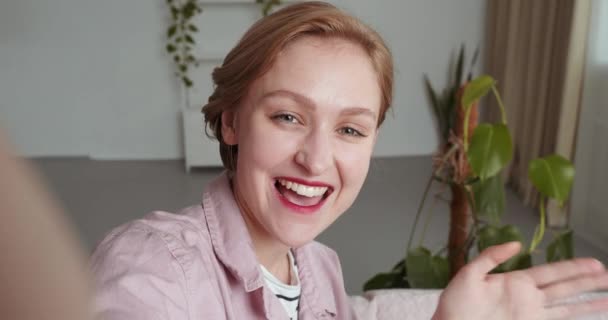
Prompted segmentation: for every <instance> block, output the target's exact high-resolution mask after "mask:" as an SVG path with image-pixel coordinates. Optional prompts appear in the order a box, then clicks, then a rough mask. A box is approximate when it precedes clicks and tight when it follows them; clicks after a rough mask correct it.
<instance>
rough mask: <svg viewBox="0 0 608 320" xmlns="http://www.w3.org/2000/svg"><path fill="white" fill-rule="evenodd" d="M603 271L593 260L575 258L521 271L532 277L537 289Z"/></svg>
mask: <svg viewBox="0 0 608 320" xmlns="http://www.w3.org/2000/svg"><path fill="white" fill-rule="evenodd" d="M602 271H604V265H603V264H602V263H601V262H599V261H597V260H596V259H593V258H577V259H573V260H567V261H561V262H556V263H551V264H544V265H540V266H536V267H533V268H530V269H527V270H522V271H521V272H525V273H526V274H527V275H528V276H530V277H532V279H534V281H535V282H536V285H537V286H539V287H543V286H547V285H549V284H551V283H553V282H558V281H563V280H566V279H571V278H578V277H580V276H583V275H588V274H595V273H598V272H602Z"/></svg>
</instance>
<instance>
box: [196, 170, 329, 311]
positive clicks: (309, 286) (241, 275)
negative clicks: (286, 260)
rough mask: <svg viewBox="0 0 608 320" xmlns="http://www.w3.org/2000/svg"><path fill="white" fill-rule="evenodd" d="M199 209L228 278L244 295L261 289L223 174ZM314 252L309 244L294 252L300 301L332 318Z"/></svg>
mask: <svg viewBox="0 0 608 320" xmlns="http://www.w3.org/2000/svg"><path fill="white" fill-rule="evenodd" d="M203 209H204V213H205V219H206V220H207V226H208V228H209V234H210V237H211V243H212V245H213V250H214V251H215V253H216V255H217V257H218V259H219V260H220V261H221V262H222V263H223V264H224V265H225V266H226V267H227V269H228V270H229V271H230V272H231V273H232V275H234V276H235V277H236V278H237V279H240V280H241V282H242V284H243V286H244V288H245V290H246V291H247V292H251V291H254V290H256V289H259V288H261V287H262V286H264V279H263V275H262V273H261V271H260V268H259V262H258V260H257V257H256V255H255V250H254V247H253V243H252V240H251V237H250V236H249V231H248V230H247V226H246V224H245V221H244V220H243V216H242V215H241V212H240V209H239V207H238V204H237V203H236V200H235V198H234V194H233V192H232V188H231V187H230V179H229V177H228V173H227V172H226V171H225V172H223V173H222V174H221V175H220V176H219V177H218V178H216V179H215V180H214V181H212V182H211V183H210V184H209V185H208V186H207V188H206V189H205V192H204V194H203ZM314 250H315V249H314V248H313V245H312V244H307V245H304V246H302V247H300V248H296V249H295V250H294V256H295V260H296V263H297V265H298V271H299V274H300V283H301V284H302V294H301V297H302V300H303V301H302V302H305V303H306V304H307V305H308V307H309V308H310V309H312V311H313V313H314V314H315V316H316V317H321V316H322V315H323V314H325V313H326V312H329V313H331V314H334V315H335V314H336V304H335V300H336V299H335V297H334V296H333V289H332V287H331V284H330V283H328V281H327V279H325V278H323V277H321V276H320V275H321V274H323V272H327V271H326V270H323V269H322V267H320V266H319V265H316V264H315V263H314V261H315V259H314V258H315V255H319V254H320V253H318V252H313V251H314ZM330 295H331V296H330Z"/></svg>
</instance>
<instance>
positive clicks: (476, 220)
mask: <svg viewBox="0 0 608 320" xmlns="http://www.w3.org/2000/svg"><path fill="white" fill-rule="evenodd" d="M475 56H476V55H475ZM473 60H475V58H473ZM473 63H474V62H473ZM463 65H464V47H463V48H461V50H460V53H459V55H458V58H457V59H456V65H455V68H454V70H455V72H454V75H453V79H451V81H450V85H449V87H448V88H446V89H445V90H444V91H443V92H441V93H439V92H436V90H435V89H434V88H433V87H432V85H431V84H430V82H429V80H428V78H426V77H425V87H426V90H427V93H428V97H429V100H430V102H431V106H432V107H433V110H434V113H435V115H436V119H437V122H438V130H439V131H440V137H441V143H440V149H439V151H438V152H437V154H436V156H435V157H434V159H433V172H432V174H431V177H430V178H429V180H428V183H427V185H426V188H425V192H424V195H423V197H422V199H421V202H420V206H419V208H418V212H417V214H416V219H415V222H414V224H413V226H412V231H411V233H410V238H409V241H408V245H407V249H406V250H405V251H406V252H405V257H404V258H403V259H401V260H400V261H399V262H398V263H397V264H396V265H395V266H394V267H393V268H392V269H391V270H389V271H388V272H383V273H379V274H377V275H375V276H374V277H372V278H371V279H369V280H368V281H367V282H366V283H365V285H364V290H373V289H384V288H444V287H445V286H447V284H448V282H449V280H450V279H451V277H453V276H454V275H455V274H456V273H457V272H458V270H460V268H462V267H463V266H464V265H465V264H466V263H467V262H468V260H469V257H470V255H471V252H472V251H473V250H472V249H473V248H476V249H477V251H478V252H480V251H482V250H484V249H485V248H487V247H489V246H492V245H496V244H501V243H505V242H509V241H519V242H521V243H522V244H524V245H523V246H522V250H521V252H520V253H519V254H518V255H516V256H515V257H513V258H511V259H510V260H508V261H507V262H505V263H503V264H501V265H500V266H499V267H497V268H496V269H495V270H493V271H492V272H507V271H512V270H518V269H524V268H528V267H530V266H531V265H532V254H537V253H538V250H537V247H538V245H539V244H540V242H541V241H542V239H543V237H544V234H545V231H546V230H545V229H546V228H545V225H546V222H545V217H546V214H545V207H546V203H547V200H548V199H554V200H557V202H558V203H559V204H560V205H561V206H563V205H564V202H565V201H566V200H567V198H568V194H569V192H570V189H571V186H572V182H573V179H574V167H573V166H572V164H571V163H570V162H569V161H568V160H567V159H565V158H563V157H561V156H559V155H549V156H546V157H542V158H538V159H534V160H533V161H531V162H530V164H529V170H528V176H529V179H530V180H531V182H532V184H533V185H534V186H535V187H536V189H537V190H538V192H539V194H540V201H539V204H538V208H539V211H540V212H539V214H540V223H539V224H538V226H537V227H536V231H535V232H534V236H533V237H532V239H531V241H530V243H529V245H527V246H526V245H525V242H526V241H525V239H524V237H523V235H522V233H521V232H520V230H519V229H518V228H517V227H516V226H514V225H508V224H503V223H502V222H501V221H502V217H503V214H504V211H505V194H504V185H503V182H502V175H501V172H502V171H503V169H504V168H505V167H506V166H507V165H508V163H509V162H510V161H511V158H512V155H513V143H512V139H511V134H510V132H509V129H508V127H507V117H506V110H505V106H504V105H503V103H502V100H501V98H500V94H499V92H498V90H497V88H496V82H495V80H494V79H493V78H492V77H490V76H488V75H481V76H478V77H476V78H474V79H473V78H472V75H471V73H469V76H468V77H467V79H466V80H464V81H463ZM490 92H492V93H493V95H494V97H495V98H496V100H497V102H498V103H497V104H498V108H500V111H501V115H502V117H501V118H502V119H501V121H500V122H499V123H478V108H479V106H478V102H479V100H480V99H481V98H482V97H484V96H485V95H487V94H488V93H490ZM433 183H439V184H443V185H446V186H449V188H450V190H451V194H452V197H451V200H450V217H449V223H450V232H449V236H448V243H447V245H446V246H445V247H444V248H443V249H441V250H439V251H438V252H435V253H433V252H432V251H431V250H430V249H428V248H426V247H424V246H423V245H422V244H423V241H424V232H422V239H421V240H420V245H419V246H416V247H413V245H412V243H413V237H414V234H415V230H416V228H417V227H418V222H419V219H420V217H421V213H422V211H423V208H424V204H425V201H426V199H427V197H428V194H429V190H430V188H431V185H432V184H433ZM425 229H426V228H425ZM524 248H525V249H524ZM572 257H573V249H572V231H571V230H569V229H565V230H559V231H556V232H554V236H553V240H552V242H551V243H550V244H549V246H548V247H547V250H546V261H547V262H553V261H557V260H562V259H569V258H572Z"/></svg>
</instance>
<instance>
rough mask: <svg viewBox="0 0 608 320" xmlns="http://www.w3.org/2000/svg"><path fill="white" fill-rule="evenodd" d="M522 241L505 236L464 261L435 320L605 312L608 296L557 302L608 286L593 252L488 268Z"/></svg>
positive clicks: (564, 316) (511, 253)
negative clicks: (530, 264) (500, 269)
mask: <svg viewBox="0 0 608 320" xmlns="http://www.w3.org/2000/svg"><path fill="white" fill-rule="evenodd" d="M520 246H521V245H520V243H519V242H509V243H506V244H502V245H498V246H494V247H490V248H488V249H486V250H484V251H483V252H482V253H481V254H480V255H479V256H478V257H477V258H476V259H475V260H473V261H471V262H470V263H469V264H468V265H466V266H465V267H464V268H463V269H462V270H461V271H460V272H459V273H458V274H457V275H456V276H455V277H454V279H452V281H451V282H450V284H449V285H448V287H447V288H446V289H445V290H444V291H443V293H442V294H441V297H440V299H439V305H438V307H437V310H436V312H435V315H434V316H433V320H451V319H467V320H476V319H480V320H486V319H494V320H500V319H509V320H514V319H534V320H539V319H571V318H572V317H574V316H577V315H581V314H585V313H593V312H600V311H607V312H608V298H603V299H598V300H595V301H586V302H580V303H575V304H556V302H559V300H560V299H563V298H568V297H571V296H574V295H577V294H579V293H582V292H586V291H593V290H600V289H608V272H606V270H605V268H604V266H603V265H602V263H600V262H599V261H597V260H595V259H592V258H578V259H573V260H569V261H562V262H556V263H552V264H545V265H541V266H536V267H533V268H530V269H526V270H520V271H513V272H508V273H501V274H488V273H489V272H490V271H491V270H492V269H494V268H495V267H497V266H498V265H499V264H501V263H502V262H505V261H507V260H508V259H509V258H511V257H512V256H514V255H515V254H517V253H518V252H519V250H520Z"/></svg>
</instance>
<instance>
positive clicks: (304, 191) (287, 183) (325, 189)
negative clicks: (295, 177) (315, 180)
mask: <svg viewBox="0 0 608 320" xmlns="http://www.w3.org/2000/svg"><path fill="white" fill-rule="evenodd" d="M274 186H275V188H276V189H277V191H278V192H279V194H280V196H281V200H283V202H285V201H287V202H289V203H288V204H291V205H293V206H296V208H297V209H303V208H309V209H316V208H317V207H320V206H321V205H322V204H323V202H324V200H325V199H327V197H329V195H330V194H331V193H332V192H333V188H332V187H329V186H310V185H306V184H302V183H297V182H294V181H291V180H287V179H276V180H275V183H274ZM290 207H292V206H290Z"/></svg>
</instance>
